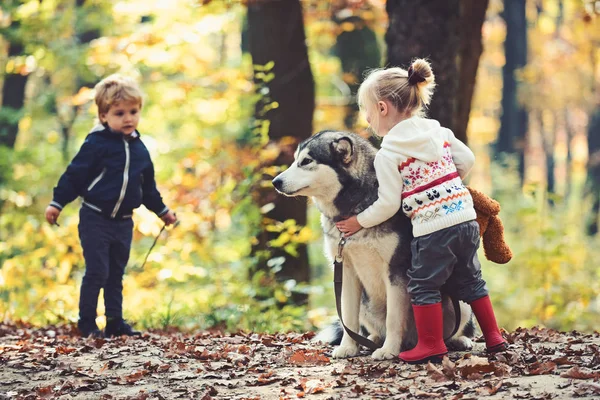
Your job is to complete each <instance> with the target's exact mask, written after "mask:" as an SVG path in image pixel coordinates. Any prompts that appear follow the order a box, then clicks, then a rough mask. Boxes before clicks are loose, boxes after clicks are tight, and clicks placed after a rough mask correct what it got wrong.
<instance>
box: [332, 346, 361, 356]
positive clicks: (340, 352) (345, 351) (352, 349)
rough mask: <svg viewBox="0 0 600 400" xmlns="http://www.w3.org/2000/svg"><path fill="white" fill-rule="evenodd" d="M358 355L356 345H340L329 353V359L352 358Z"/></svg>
mask: <svg viewBox="0 0 600 400" xmlns="http://www.w3.org/2000/svg"><path fill="white" fill-rule="evenodd" d="M358 353H359V351H358V346H357V345H354V346H352V345H350V346H348V345H340V346H338V347H336V348H335V349H334V350H333V352H332V353H331V358H348V357H354V356H356V355H357V354H358Z"/></svg>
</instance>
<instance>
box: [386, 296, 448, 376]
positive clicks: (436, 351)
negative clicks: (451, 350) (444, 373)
mask: <svg viewBox="0 0 600 400" xmlns="http://www.w3.org/2000/svg"><path fill="white" fill-rule="evenodd" d="M412 308H413V312H414V314H415V325H416V326H417V334H418V336H419V340H418V342H417V345H416V346H415V348H414V349H412V350H408V351H403V352H402V353H400V354H399V355H398V357H399V358H400V359H401V360H402V361H406V362H407V363H409V364H423V363H426V362H428V361H431V362H441V361H442V358H443V357H444V356H445V355H446V354H448V349H447V348H446V344H445V343H444V321H443V319H442V303H435V304H427V305H424V306H415V305H413V306H412Z"/></svg>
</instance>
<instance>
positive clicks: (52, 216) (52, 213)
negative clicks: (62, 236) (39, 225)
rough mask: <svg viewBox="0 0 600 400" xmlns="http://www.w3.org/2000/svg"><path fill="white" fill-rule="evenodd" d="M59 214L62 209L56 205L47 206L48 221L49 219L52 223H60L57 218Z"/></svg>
mask: <svg viewBox="0 0 600 400" xmlns="http://www.w3.org/2000/svg"><path fill="white" fill-rule="evenodd" d="M59 215H60V210H59V209H58V208H56V207H54V206H48V207H46V221H48V223H49V224H50V225H58V223H57V222H56V220H57V219H58V216H59Z"/></svg>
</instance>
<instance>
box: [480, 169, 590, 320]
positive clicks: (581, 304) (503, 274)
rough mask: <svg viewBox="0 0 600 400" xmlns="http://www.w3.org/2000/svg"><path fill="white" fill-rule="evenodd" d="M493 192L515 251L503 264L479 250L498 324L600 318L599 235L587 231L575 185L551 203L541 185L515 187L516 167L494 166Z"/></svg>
mask: <svg viewBox="0 0 600 400" xmlns="http://www.w3.org/2000/svg"><path fill="white" fill-rule="evenodd" d="M494 176H495V177H496V178H497V179H495V180H494V181H495V182H497V184H496V192H495V197H496V199H497V200H498V201H500V203H501V205H502V211H501V218H502V221H503V224H504V227H505V231H506V239H507V242H508V243H509V245H510V246H511V249H512V250H513V253H514V257H513V259H512V260H511V261H510V262H509V263H508V264H506V265H496V264H492V263H490V262H488V261H487V260H485V258H484V257H483V254H481V257H480V259H481V260H482V264H483V269H484V278H485V279H486V280H487V282H488V287H489V289H490V291H491V292H492V297H493V301H494V306H495V307H496V309H497V314H498V319H499V321H500V323H501V325H503V326H505V327H506V328H508V329H514V328H516V327H519V326H533V325H537V324H543V325H545V326H547V327H551V328H556V329H563V330H569V329H577V330H582V331H591V330H594V329H596V328H597V321H598V319H599V318H600V304H599V303H598V300H597V299H598V298H599V295H600V280H599V279H598V278H599V277H600V270H599V269H598V268H597V262H595V261H594V260H598V259H599V257H600V249H599V246H598V238H596V239H590V238H589V237H587V236H585V233H584V229H583V226H584V225H583V222H584V220H585V214H586V213H585V210H587V209H589V207H588V206H589V205H588V204H586V201H585V200H581V197H580V196H579V195H578V192H579V191H580V190H581V187H578V188H577V187H576V188H574V191H575V193H574V195H573V196H571V197H569V198H560V197H556V196H555V197H554V198H553V199H552V200H553V203H554V205H551V203H550V202H549V200H550V199H549V198H548V196H547V195H546V192H545V188H544V187H543V186H542V185H528V186H526V187H525V188H524V189H523V191H522V192H520V193H515V192H514V189H512V188H514V187H515V184H516V183H517V179H518V178H517V174H516V172H515V171H512V170H506V169H499V168H498V169H497V170H495V171H494Z"/></svg>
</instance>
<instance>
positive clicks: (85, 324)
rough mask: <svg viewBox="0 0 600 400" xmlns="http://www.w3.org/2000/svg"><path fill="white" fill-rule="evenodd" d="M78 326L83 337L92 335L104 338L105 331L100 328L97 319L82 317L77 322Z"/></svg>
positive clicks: (96, 337)
mask: <svg viewBox="0 0 600 400" xmlns="http://www.w3.org/2000/svg"><path fill="white" fill-rule="evenodd" d="M77 328H78V329H79V333H80V334H81V337H84V338H87V337H92V338H94V339H101V338H104V333H102V331H101V330H100V329H99V328H98V325H96V321H95V320H94V321H88V320H82V319H80V320H79V322H77Z"/></svg>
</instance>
